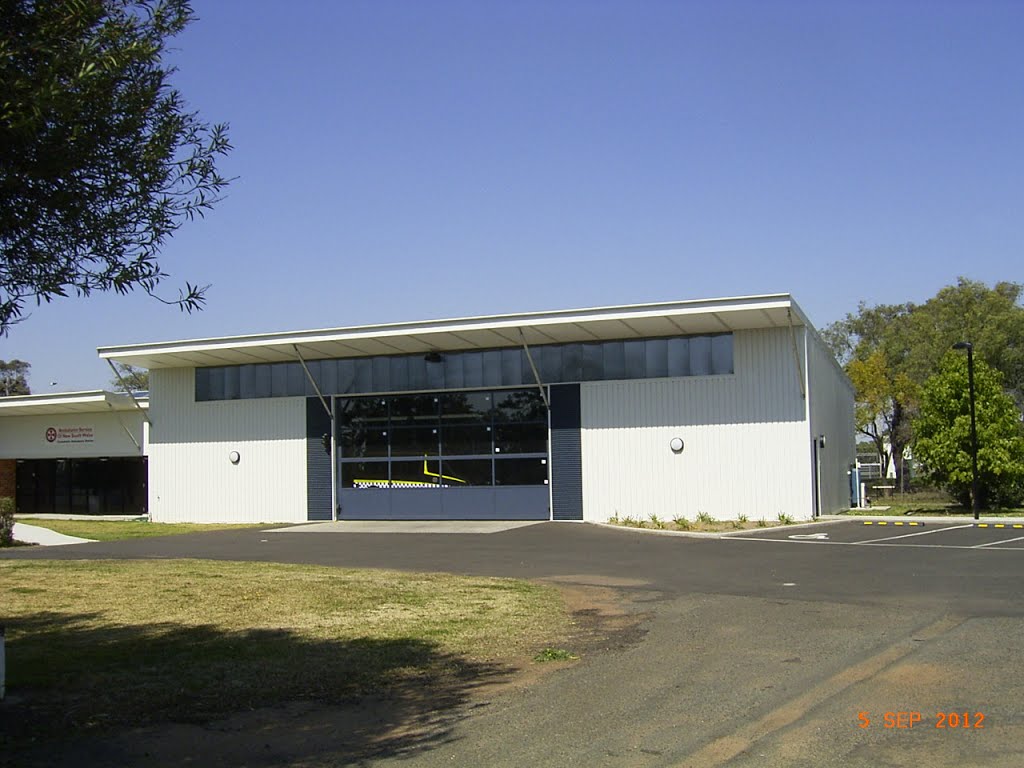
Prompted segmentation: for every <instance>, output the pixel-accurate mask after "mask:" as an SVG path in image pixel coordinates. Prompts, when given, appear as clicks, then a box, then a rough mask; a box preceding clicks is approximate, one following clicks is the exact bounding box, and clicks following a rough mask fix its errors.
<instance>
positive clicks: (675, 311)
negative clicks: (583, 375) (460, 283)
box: [97, 293, 810, 369]
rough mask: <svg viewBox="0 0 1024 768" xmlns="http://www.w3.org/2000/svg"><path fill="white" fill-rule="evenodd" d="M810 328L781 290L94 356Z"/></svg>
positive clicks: (225, 357)
mask: <svg viewBox="0 0 1024 768" xmlns="http://www.w3.org/2000/svg"><path fill="white" fill-rule="evenodd" d="M790 324H792V325H794V326H803V325H807V326H810V322H808V320H807V318H806V316H805V315H804V313H803V312H802V311H801V310H800V308H799V307H798V306H797V305H796V303H795V302H794V301H793V299H792V297H791V296H790V295H789V294H784V293H783V294H770V295H764V296H743V297H738V298H721V299H701V300H696V301H677V302H666V303H657V304H633V305H626V306H615V307H597V308H592V309H567V310H557V311H553V312H527V313H522V314H514V315H490V316H483V317H463V318H456V319H450V320H430V321H423V322H403V323H389V324H386V325H364V326H354V327H351V328H329V329H321V330H310V331H284V332H277V333H262V334H253V335H245V336H224V337H219V338H209V339H190V340H185V341H166V342H151V343H145V344H129V345H123V346H112V347H100V348H99V349H98V350H97V351H98V353H99V356H100V357H101V358H105V359H108V360H114V361H117V362H120V363H125V364H128V365H134V366H138V367H142V368H149V369H154V368H185V367H197V368H201V367H208V366H218V365H239V364H250V363H271V362H287V361H294V360H295V359H296V358H297V354H296V347H298V349H299V351H300V352H301V354H302V357H303V358H305V359H307V360H319V359H331V358H347V357H370V356H375V355H400V354H424V353H427V352H431V351H456V350H470V349H496V348H502V347H518V346H522V344H523V341H524V339H525V341H526V342H527V343H529V344H530V345H538V344H557V343H566V342H587V341H611V340H618V339H635V338H652V337H659V336H678V335H689V334H705V333H724V332H729V331H738V330H750V329H757V328H780V327H788V326H789V325H790Z"/></svg>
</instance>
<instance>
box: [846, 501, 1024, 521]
mask: <svg viewBox="0 0 1024 768" xmlns="http://www.w3.org/2000/svg"><path fill="white" fill-rule="evenodd" d="M878 506H879V507H888V508H887V509H879V508H878V507H874V508H873V507H867V508H866V509H851V510H849V511H848V512H846V513H845V514H848V515H853V516H858V515H876V516H877V515H893V516H901V515H918V516H923V515H935V516H940V517H943V516H948V517H959V516H967V517H972V516H973V515H974V513H973V512H972V511H971V510H970V509H967V508H965V507H961V506H960V505H958V504H945V503H942V502H925V503H921V502H913V501H893V502H892V503H889V502H888V501H886V500H885V499H881V500H879V502H878ZM981 514H982V515H983V516H985V517H1024V508H1021V507H1015V508H1010V509H983V510H981Z"/></svg>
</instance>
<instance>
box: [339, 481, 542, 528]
mask: <svg viewBox="0 0 1024 768" xmlns="http://www.w3.org/2000/svg"><path fill="white" fill-rule="evenodd" d="M339 495H340V502H341V519H342V520H547V519H549V514H548V487H547V486H546V485H539V486H532V485H519V486H509V487H506V488H436V489H435V488H424V489H410V488H400V489H395V490H387V489H383V488H359V489H351V488H348V489H345V488H343V489H341V491H340V494H339Z"/></svg>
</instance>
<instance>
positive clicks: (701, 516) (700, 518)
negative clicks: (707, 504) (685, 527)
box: [697, 512, 715, 523]
mask: <svg viewBox="0 0 1024 768" xmlns="http://www.w3.org/2000/svg"><path fill="white" fill-rule="evenodd" d="M697 522H698V523H713V522H715V518H713V517H712V516H711V515H709V514H708V513H707V512H698V513H697Z"/></svg>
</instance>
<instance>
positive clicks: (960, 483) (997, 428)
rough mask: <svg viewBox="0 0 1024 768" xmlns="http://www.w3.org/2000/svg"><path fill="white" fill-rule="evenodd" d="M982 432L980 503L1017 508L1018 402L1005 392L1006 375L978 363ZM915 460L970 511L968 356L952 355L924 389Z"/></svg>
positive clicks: (1023, 443) (1023, 472)
mask: <svg viewBox="0 0 1024 768" xmlns="http://www.w3.org/2000/svg"><path fill="white" fill-rule="evenodd" d="M974 394H975V398H974V399H975V412H976V421H977V433H978V501H979V504H980V505H981V506H985V505H986V502H995V503H996V504H1000V505H1007V506H1012V505H1014V504H1017V503H1019V502H1020V499H1021V491H1022V485H1021V484H1022V482H1024V430H1022V428H1021V420H1020V411H1019V410H1018V409H1017V407H1016V404H1015V403H1014V401H1013V398H1012V397H1010V396H1009V395H1007V394H1005V393H1004V391H1003V376H1002V374H1001V373H999V371H996V370H995V369H993V368H992V367H990V366H988V365H986V364H985V363H984V362H981V361H978V360H975V362H974ZM913 446H914V456H915V458H917V460H918V461H919V462H921V464H922V465H923V466H924V468H925V472H926V473H927V475H928V477H929V478H930V479H931V480H932V481H933V482H934V483H936V484H937V485H941V486H944V487H945V488H947V489H948V490H949V492H950V493H951V494H952V495H953V497H954V498H955V499H957V500H958V501H959V502H960V503H961V504H963V505H964V506H965V507H966V506H970V501H971V498H970V496H971V477H972V475H971V409H970V396H969V390H968V374H967V358H966V356H965V355H960V354H957V353H954V352H950V353H948V354H947V355H946V357H945V358H944V359H943V362H942V365H941V368H940V370H939V373H937V374H936V375H934V376H932V377H931V378H929V379H928V381H927V382H925V385H924V387H923V388H922V390H921V404H920V413H919V415H918V416H917V418H915V419H914V443H913Z"/></svg>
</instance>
